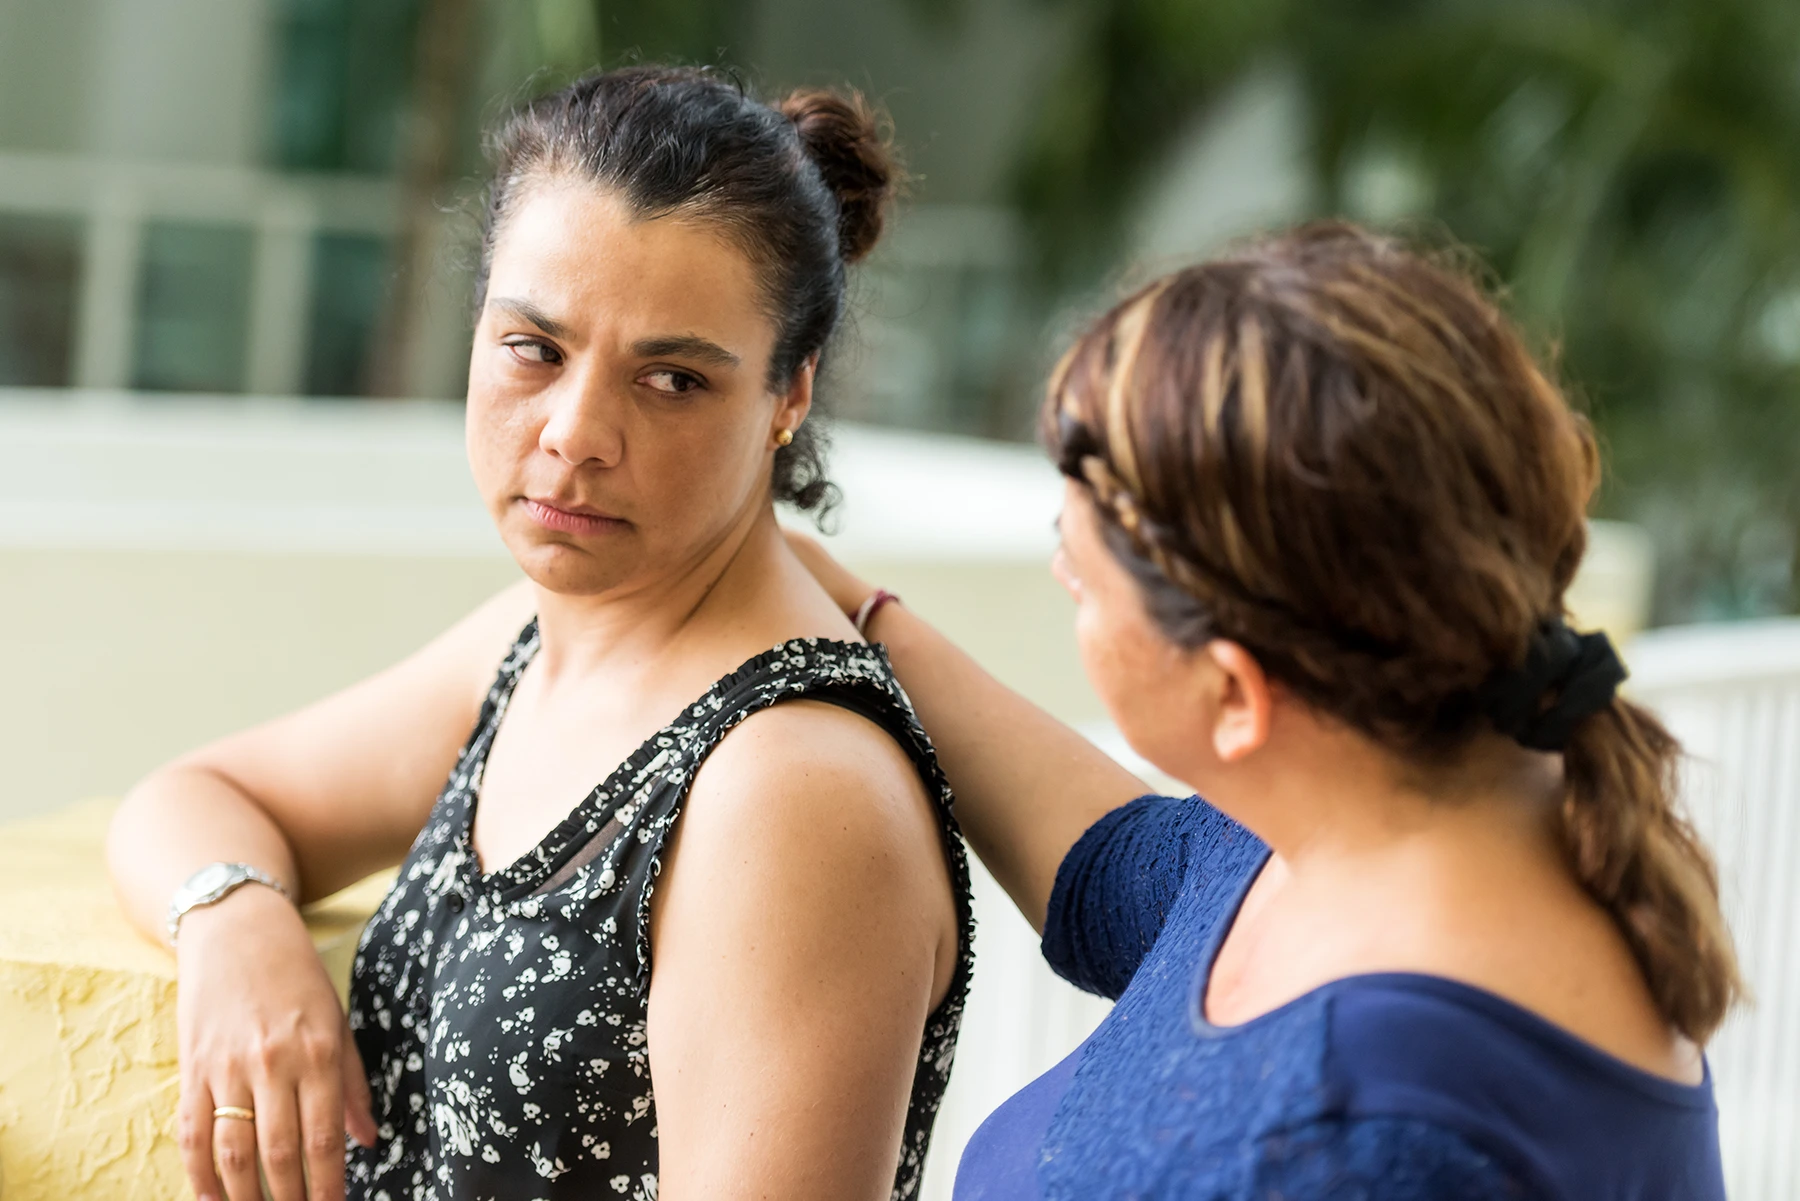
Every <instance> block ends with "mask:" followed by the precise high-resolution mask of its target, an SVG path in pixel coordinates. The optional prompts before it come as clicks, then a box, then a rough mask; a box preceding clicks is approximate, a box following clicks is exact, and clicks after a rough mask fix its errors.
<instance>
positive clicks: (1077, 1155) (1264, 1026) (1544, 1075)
mask: <svg viewBox="0 0 1800 1201" xmlns="http://www.w3.org/2000/svg"><path fill="white" fill-rule="evenodd" d="M1267 857H1268V848H1267V847H1265V846H1264V845H1263V844H1262V843H1261V842H1260V841H1259V840H1258V839H1257V838H1256V837H1255V836H1254V835H1252V834H1251V833H1250V832H1249V831H1248V830H1245V829H1244V828H1243V827H1242V826H1239V825H1238V824H1237V823H1235V822H1233V821H1232V820H1231V819H1230V818H1228V817H1226V816H1225V815H1224V814H1222V813H1220V812H1219V811H1218V810H1216V809H1214V808H1213V807H1212V806H1210V805H1208V804H1206V803H1205V802H1204V801H1201V800H1198V799H1193V800H1186V801H1181V800H1174V799H1171V798H1168V797H1145V798H1142V799H1140V800H1137V801H1134V802H1132V803H1131V804H1130V805H1127V806H1125V807H1124V808H1122V809H1119V810H1116V811H1114V812H1113V813H1111V814H1109V815H1107V816H1106V817H1104V818H1102V819H1101V820H1100V821H1099V822H1097V823H1095V825H1094V827H1093V828H1092V829H1090V830H1089V831H1088V832H1087V833H1086V834H1085V835H1083V836H1082V838H1081V840H1080V841H1079V842H1077V843H1076V844H1075V846H1074V848H1073V849H1071V850H1070V852H1069V855H1068V857H1067V858H1066V859H1065V860H1064V861H1063V864H1062V867H1061V868H1060V869H1059V871H1058V872H1057V878H1056V887H1055V890H1054V892H1053V894H1052V896H1051V900H1050V911H1049V918H1048V921H1047V923H1046V925H1045V929H1044V955H1045V957H1046V958H1047V959H1048V960H1049V961H1050V964H1051V966H1052V967H1054V968H1055V969H1056V971H1057V972H1058V973H1059V974H1060V975H1062V976H1064V977H1066V978H1067V979H1069V980H1070V981H1072V982H1073V983H1075V984H1077V985H1079V986H1080V987H1082V988H1085V989H1087V990H1089V991H1091V992H1096V993H1100V994H1101V995H1103V996H1109V997H1116V998H1117V999H1118V1004H1117V1005H1116V1006H1114V1008H1113V1011H1112V1013H1111V1014H1109V1015H1108V1016H1107V1018H1106V1020H1105V1021H1103V1022H1102V1023H1101V1024H1100V1027H1099V1028H1098V1029H1097V1030H1096V1031H1095V1032H1094V1033H1093V1035H1092V1036H1091V1037H1090V1038H1089V1039H1088V1040H1087V1042H1085V1043H1084V1044H1082V1046H1081V1047H1080V1048H1078V1049H1077V1050H1076V1051H1075V1053H1074V1054H1072V1055H1070V1056H1069V1058H1068V1059H1066V1060H1064V1061H1063V1062H1062V1063H1061V1064H1059V1065H1057V1067H1055V1068H1053V1069H1052V1070H1051V1071H1050V1072H1048V1073H1046V1074H1045V1075H1044V1076H1042V1077H1040V1078H1039V1079H1038V1080H1037V1081H1035V1082H1034V1083H1032V1084H1031V1085H1029V1086H1027V1087H1026V1088H1025V1089H1024V1090H1023V1091H1022V1092H1020V1093H1019V1094H1018V1095H1017V1096H1015V1097H1013V1098H1012V1099H1011V1100H1009V1101H1007V1102H1006V1103H1005V1104H1004V1105H1002V1106H1001V1107H1000V1108H999V1109H998V1110H996V1111H995V1112H994V1114H993V1115H992V1116H991V1117H989V1118H988V1120H987V1122H986V1123H985V1124H983V1126H982V1127H981V1129H980V1130H978V1131H977V1132H976V1134H975V1137H974V1138H973V1139H971V1140H970V1142H969V1145H968V1148H967V1150H966V1151H965V1153H964V1155H963V1160H962V1165H961V1169H960V1171H959V1172H958V1175H957V1180H956V1201H1026V1199H1031V1201H1039V1199H1045V1201H1101V1199H1103V1198H1121V1199H1122V1198H1134V1199H1138V1201H1163V1199H1168V1201H1173V1199H1176V1198H1181V1199H1184V1201H1185V1199H1188V1198H1194V1199H1199V1198H1208V1199H1219V1201H1224V1199H1228V1198H1229V1199H1242V1201H1251V1199H1252V1198H1254V1199H1255V1201H1283V1199H1286V1201H1301V1199H1304V1201H1351V1199H1353V1198H1354V1199H1355V1201H1451V1199H1455V1201H1497V1199H1499V1198H1557V1199H1559V1201H1627V1199H1630V1201H1677V1199H1679V1201H1724V1197H1725V1186H1724V1181H1723V1178H1722V1174H1721V1169H1720V1163H1719V1144H1718V1114H1717V1110H1716V1109H1715V1108H1714V1105H1713V1095H1712V1081H1711V1076H1710V1072H1709V1074H1708V1076H1707V1078H1706V1080H1705V1081H1703V1082H1702V1083H1701V1084H1699V1085H1694V1086H1688V1085H1681V1084H1676V1083H1674V1082H1672V1081H1669V1080H1665V1079H1663V1078H1661V1077H1658V1076H1654V1075H1650V1074H1648V1073H1646V1072H1642V1071H1639V1070H1638V1069H1636V1068H1633V1067H1631V1066H1629V1065H1628V1064H1626V1063H1624V1062H1622V1061H1620V1060H1618V1059H1615V1058H1613V1057H1612V1056H1610V1055H1607V1054H1605V1053H1604V1052H1602V1051H1600V1050H1599V1049H1597V1048H1595V1047H1593V1046H1591V1045H1590V1044H1588V1043H1586V1042H1583V1041H1582V1040H1580V1039H1578V1038H1576V1037H1574V1036H1573V1035H1571V1034H1569V1033H1567V1032H1566V1031H1564V1030H1562V1029H1561V1028H1559V1027H1557V1026H1554V1025H1552V1024H1550V1023H1549V1022H1546V1021H1544V1020H1543V1019H1542V1018H1539V1017H1537V1016H1536V1015H1534V1014H1532V1013H1530V1012H1528V1011H1526V1010H1524V1009H1521V1008H1520V1007H1518V1006H1516V1005H1513V1004H1511V1003H1510V1002H1507V1001H1504V1000H1502V999H1500V998H1499V997H1497V996H1494V995H1493V994H1491V993H1488V992H1484V991H1482V990H1480V989H1476V988H1472V987H1470V986H1467V985H1463V984H1458V983H1455V982H1453V981H1450V980H1445V979H1441V978H1438V977H1433V976H1424V975H1414V974H1403V973H1386V974H1378V975H1365V976H1356V977H1351V978H1348V979H1344V980H1339V981H1336V982H1334V983H1331V984H1328V985H1326V986H1324V987H1323V988H1319V989H1316V990H1315V991H1313V992H1310V993H1307V994H1306V995H1304V996H1302V997H1300V998H1298V999H1296V1000H1294V1001H1292V1002H1290V1003H1288V1004H1286V1005H1283V1006H1281V1007H1280V1008H1278V1009H1275V1010H1273V1011H1271V1012H1269V1013H1267V1014H1264V1015H1263V1016H1261V1017H1258V1018H1256V1019H1254V1020H1252V1021H1249V1022H1246V1023H1244V1024H1243V1025H1240V1026H1234V1027H1229V1028H1222V1027H1216V1026H1213V1025H1211V1024H1210V1023H1208V1022H1207V1020H1206V1018H1205V1016H1204V1014H1203V1007H1202V1004H1201V1002H1202V998H1203V997H1204V996H1205V992H1206V981H1207V978H1208V975H1209V973H1210V969H1211V965H1212V961H1213V956H1214V955H1215V954H1216V952H1217V950H1218V947H1219V944H1220V942H1221V941H1222V940H1223V938H1224V935H1225V933H1226V931H1227V930H1228V929H1229V928H1230V926H1231V922H1232V920H1233V919H1234V918H1235V917H1236V914H1237V909H1238V905H1239V904H1240V903H1241V901H1242V900H1243V897H1244V894H1245V893H1246V892H1247V891H1248V890H1249V887H1250V884H1251V882H1252V881H1253V880H1254V879H1255V877H1256V874H1257V872H1258V871H1259V870H1260V869H1261V867H1262V864H1263V863H1264V861H1265V860H1266V859H1267Z"/></svg>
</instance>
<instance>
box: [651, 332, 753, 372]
mask: <svg viewBox="0 0 1800 1201" xmlns="http://www.w3.org/2000/svg"><path fill="white" fill-rule="evenodd" d="M631 353H632V354H633V355H634V356H636V357H637V358H641V359H660V358H665V357H666V358H678V359H692V360H694V361H696V362H701V363H709V364H711V365H712V366H714V367H736V366H737V365H738V364H739V363H740V362H742V361H743V360H741V359H739V358H738V357H737V356H736V355H734V354H732V353H731V352H730V351H729V350H726V349H725V348H724V347H723V346H720V345H719V344H718V343H717V342H714V341H712V340H710V339H708V338H702V337H700V336H699V335H697V334H671V335H668V336H666V337H661V338H644V339H642V340H640V341H637V342H633V343H632V344H631Z"/></svg>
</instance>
